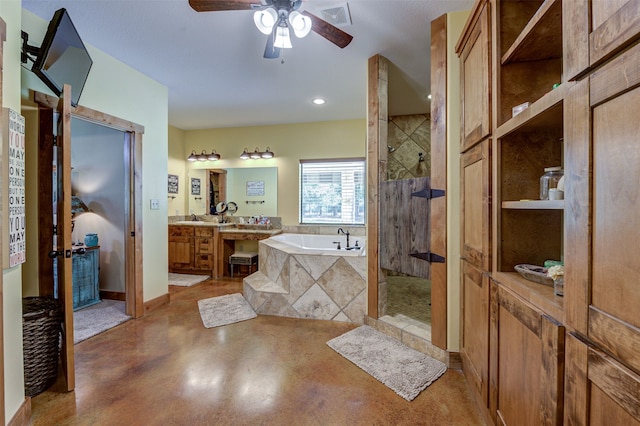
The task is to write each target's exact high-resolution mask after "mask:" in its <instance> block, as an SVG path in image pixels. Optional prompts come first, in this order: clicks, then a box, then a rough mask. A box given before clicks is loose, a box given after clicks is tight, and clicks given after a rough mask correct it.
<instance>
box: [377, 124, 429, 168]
mask: <svg viewBox="0 0 640 426" xmlns="http://www.w3.org/2000/svg"><path fill="white" fill-rule="evenodd" d="M388 132H389V133H388V139H387V144H388V146H389V147H390V149H389V153H388V162H387V171H388V177H387V178H388V179H389V180H400V179H411V178H415V177H424V176H429V175H430V174H431V118H430V115H429V114H417V115H401V116H395V117H389V125H388ZM419 153H422V154H423V156H424V160H425V161H422V162H420V161H418V160H419V158H420V156H419Z"/></svg>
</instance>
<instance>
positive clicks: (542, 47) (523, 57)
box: [501, 0, 562, 65]
mask: <svg viewBox="0 0 640 426" xmlns="http://www.w3.org/2000/svg"><path fill="white" fill-rule="evenodd" d="M561 25H562V1H561V0H547V1H545V2H544V3H543V4H542V5H541V6H540V9H538V11H537V12H536V13H535V15H534V16H533V17H532V18H531V19H530V20H529V22H528V23H527V25H526V26H525V28H524V29H523V30H522V32H521V33H520V35H519V36H518V38H517V39H516V41H515V42H514V43H513V44H512V45H511V47H509V49H508V50H507V52H506V53H505V54H504V55H502V60H501V64H502V65H505V64H507V63H509V62H520V61H536V60H540V59H551V58H556V59H558V58H562V26H561Z"/></svg>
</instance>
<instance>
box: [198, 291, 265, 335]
mask: <svg viewBox="0 0 640 426" xmlns="http://www.w3.org/2000/svg"><path fill="white" fill-rule="evenodd" d="M198 309H199V310H200V317H201V318H202V323H203V324H204V326H205V327H206V328H212V327H219V326H221V325H227V324H233V323H234V322H240V321H245V320H249V319H251V318H255V317H257V316H258V315H256V313H255V311H254V310H253V308H252V307H251V305H249V302H247V301H246V300H245V298H244V297H243V296H242V295H241V294H240V293H234V294H227V295H225V296H218V297H211V298H209V299H202V300H198Z"/></svg>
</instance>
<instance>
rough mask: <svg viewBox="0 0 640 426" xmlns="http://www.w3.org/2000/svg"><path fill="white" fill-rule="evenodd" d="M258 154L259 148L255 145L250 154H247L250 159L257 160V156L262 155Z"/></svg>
mask: <svg viewBox="0 0 640 426" xmlns="http://www.w3.org/2000/svg"><path fill="white" fill-rule="evenodd" d="M260 154H261V153H260V150H259V149H258V147H256V149H255V150H254V151H253V152H252V153H251V155H249V157H251V159H252V160H257V159H258V158H261V157H262V155H260Z"/></svg>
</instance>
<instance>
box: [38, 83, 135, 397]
mask: <svg viewBox="0 0 640 426" xmlns="http://www.w3.org/2000/svg"><path fill="white" fill-rule="evenodd" d="M67 92H69V93H70V88H69V90H68V86H66V85H65V94H66V93H67ZM66 99H67V96H64V99H63V97H61V98H60V99H58V98H56V97H53V96H49V95H45V94H42V93H38V92H36V93H35V94H34V100H35V102H36V104H37V105H38V120H39V126H38V132H39V135H38V187H39V188H40V191H38V206H39V208H38V236H39V244H38V278H39V293H40V295H41V296H50V295H53V294H54V292H55V286H54V278H53V277H54V270H53V269H54V262H53V259H52V258H51V257H50V254H51V253H54V257H56V256H57V257H58V259H63V258H64V259H65V262H64V267H63V268H62V271H60V270H59V272H61V273H62V274H63V277H64V279H62V280H61V282H60V287H59V289H60V295H61V296H63V297H64V299H66V298H67V297H69V296H71V295H72V293H73V290H72V288H71V286H72V280H71V279H70V275H69V274H68V271H67V267H68V266H71V262H68V261H69V260H70V259H69V258H70V257H71V252H72V246H71V242H72V239H71V235H72V233H71V230H70V229H68V228H70V227H68V226H67V220H63V221H62V222H60V219H61V218H65V219H66V218H68V219H69V220H68V222H69V224H71V223H72V222H71V215H70V211H71V201H70V200H71V198H72V197H71V195H72V193H71V179H70V177H71V176H72V174H73V172H72V170H71V161H70V157H71V143H70V135H71V120H72V119H81V120H84V121H86V122H89V123H93V124H99V125H100V126H104V127H108V128H110V129H112V130H116V131H119V132H121V135H122V139H120V142H119V143H120V144H121V145H120V146H121V147H122V151H123V154H122V158H123V163H124V166H123V169H122V170H123V174H124V175H125V177H124V184H123V187H124V188H123V193H124V194H126V196H124V197H123V200H124V201H123V206H124V207H123V211H124V214H123V218H124V220H123V222H124V223H123V225H122V229H121V232H122V243H121V244H122V245H123V246H124V247H123V252H124V256H123V259H124V266H123V268H122V269H123V270H124V294H125V311H126V313H127V315H129V316H131V317H133V318H138V317H141V316H142V315H143V314H144V305H143V280H142V182H141V179H142V163H141V158H142V134H143V133H144V128H143V127H142V126H139V125H137V124H135V123H131V122H128V121H126V120H122V119H119V118H117V117H113V116H109V115H108V114H104V113H101V112H98V111H95V110H91V109H89V108H85V107H82V106H78V107H72V106H71V105H70V102H69V101H68V100H66ZM54 113H55V114H54ZM56 115H57V116H59V117H60V120H55V116H56ZM58 123H60V126H58ZM56 127H58V128H59V130H58V131H57V133H56V132H55V131H54V128H56ZM54 134H57V136H54ZM54 151H58V152H59V157H58V158H59V159H60V164H62V167H61V168H59V169H57V170H56V173H57V175H60V176H63V177H64V180H65V181H64V183H63V184H62V185H59V184H57V183H56V186H57V187H58V188H61V190H60V192H59V193H60V194H61V196H60V197H59V198H58V199H57V200H56V201H57V204H58V208H57V210H54V200H53V191H52V189H53V187H54V179H53V173H52V165H53V164H54V163H53V157H54V155H53V153H54ZM99 161H100V160H99ZM54 213H56V215H55V216H54ZM56 217H57V222H54V218H56ZM60 224H62V226H60ZM56 228H57V231H58V232H57V234H58V237H57V246H54V247H53V251H52V250H51V248H52V241H53V233H52V232H53V230H54V229H56ZM67 262H68V264H67ZM70 311H72V305H71V303H70V302H69V301H68V300H64V303H63V315H64V317H65V321H64V324H63V339H64V342H63V351H62V352H63V353H62V363H63V367H64V369H65V376H66V381H67V390H69V391H70V390H73V389H74V388H75V373H74V370H75V367H74V361H73V360H74V355H73V312H70Z"/></svg>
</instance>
